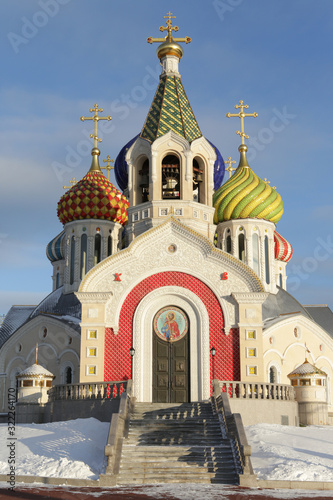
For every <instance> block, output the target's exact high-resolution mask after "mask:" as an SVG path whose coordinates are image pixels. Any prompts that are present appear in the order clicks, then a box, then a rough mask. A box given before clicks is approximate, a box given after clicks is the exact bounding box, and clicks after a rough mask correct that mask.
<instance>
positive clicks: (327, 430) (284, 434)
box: [245, 424, 333, 481]
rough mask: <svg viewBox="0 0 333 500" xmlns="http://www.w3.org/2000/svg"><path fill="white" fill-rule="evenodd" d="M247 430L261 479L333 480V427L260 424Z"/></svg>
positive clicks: (255, 466)
mask: <svg viewBox="0 0 333 500" xmlns="http://www.w3.org/2000/svg"><path fill="white" fill-rule="evenodd" d="M245 431H246V435H247V439H248V441H249V444H250V445H251V446H252V465H253V468H254V471H255V473H256V474H257V476H258V478H259V479H282V480H290V481H333V427H328V426H309V427H289V426H284V425H277V424H257V425H250V426H248V427H246V428H245Z"/></svg>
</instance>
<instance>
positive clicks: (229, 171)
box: [224, 156, 236, 179]
mask: <svg viewBox="0 0 333 500" xmlns="http://www.w3.org/2000/svg"><path fill="white" fill-rule="evenodd" d="M224 163H225V164H226V165H228V167H227V168H226V169H225V170H226V172H228V174H229V179H230V177H231V176H232V172H233V171H234V170H236V169H235V168H233V167H232V166H231V165H232V164H234V163H236V162H235V160H232V159H231V156H228V159H227V160H224Z"/></svg>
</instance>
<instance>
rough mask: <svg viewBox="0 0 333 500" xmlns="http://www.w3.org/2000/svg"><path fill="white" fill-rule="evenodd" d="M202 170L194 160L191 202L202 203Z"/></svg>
mask: <svg viewBox="0 0 333 500" xmlns="http://www.w3.org/2000/svg"><path fill="white" fill-rule="evenodd" d="M202 183H203V170H202V168H200V167H199V163H198V162H197V160H196V159H194V160H193V201H196V202H198V203H202V201H203V200H202V193H201V191H202Z"/></svg>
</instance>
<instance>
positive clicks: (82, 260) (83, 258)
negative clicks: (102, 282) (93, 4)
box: [80, 234, 88, 279]
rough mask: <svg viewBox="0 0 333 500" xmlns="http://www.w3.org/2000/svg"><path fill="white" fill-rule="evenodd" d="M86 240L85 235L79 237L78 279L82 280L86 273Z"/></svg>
mask: <svg viewBox="0 0 333 500" xmlns="http://www.w3.org/2000/svg"><path fill="white" fill-rule="evenodd" d="M87 240H88V238H87V235H86V234H83V235H82V236H81V258H80V279H82V278H83V277H84V276H85V274H86V272H87V265H88V260H87Z"/></svg>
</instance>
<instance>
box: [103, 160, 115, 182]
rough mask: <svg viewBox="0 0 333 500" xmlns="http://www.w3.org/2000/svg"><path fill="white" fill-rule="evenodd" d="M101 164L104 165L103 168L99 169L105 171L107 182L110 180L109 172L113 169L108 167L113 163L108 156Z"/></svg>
mask: <svg viewBox="0 0 333 500" xmlns="http://www.w3.org/2000/svg"><path fill="white" fill-rule="evenodd" d="M103 163H106V166H105V167H101V170H107V178H108V181H109V180H110V178H109V177H110V170H112V169H113V168H114V167H113V166H112V165H110V163H114V160H111V158H110V155H107V157H106V160H103Z"/></svg>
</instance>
